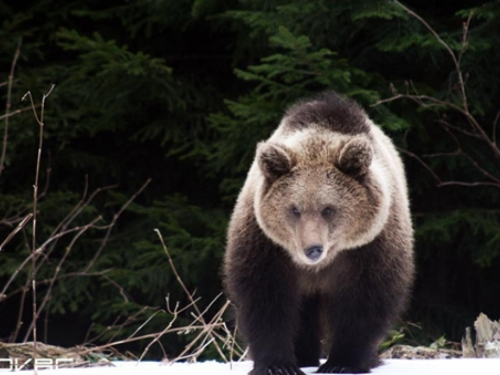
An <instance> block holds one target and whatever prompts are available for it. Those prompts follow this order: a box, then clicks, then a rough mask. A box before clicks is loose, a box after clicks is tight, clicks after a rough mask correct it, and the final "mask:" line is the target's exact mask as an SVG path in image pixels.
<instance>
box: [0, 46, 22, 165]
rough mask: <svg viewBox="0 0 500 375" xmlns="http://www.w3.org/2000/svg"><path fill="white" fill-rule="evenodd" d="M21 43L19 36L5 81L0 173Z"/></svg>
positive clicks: (7, 136) (5, 150) (5, 151)
mask: <svg viewBox="0 0 500 375" xmlns="http://www.w3.org/2000/svg"><path fill="white" fill-rule="evenodd" d="M21 44H22V38H19V41H18V43H17V49H16V52H15V54H14V58H13V60H12V64H11V66H10V73H9V78H8V81H7V103H6V104H5V116H3V118H4V119H5V124H4V130H3V145H2V154H1V156H0V175H2V171H3V169H4V166H5V156H6V154H7V140H8V139H9V118H10V108H11V106H12V103H11V97H12V83H13V82H14V71H15V69H16V64H17V59H18V58H19V55H20V53H21Z"/></svg>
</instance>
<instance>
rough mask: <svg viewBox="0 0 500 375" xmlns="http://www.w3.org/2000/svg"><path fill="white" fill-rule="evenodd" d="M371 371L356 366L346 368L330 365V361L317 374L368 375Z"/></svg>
mask: <svg viewBox="0 0 500 375" xmlns="http://www.w3.org/2000/svg"><path fill="white" fill-rule="evenodd" d="M369 372H370V369H363V368H360V367H356V366H346V365H340V364H337V363H328V361H327V362H326V363H324V364H322V365H321V366H320V367H319V368H318V371H316V373H318V374H367V373H369Z"/></svg>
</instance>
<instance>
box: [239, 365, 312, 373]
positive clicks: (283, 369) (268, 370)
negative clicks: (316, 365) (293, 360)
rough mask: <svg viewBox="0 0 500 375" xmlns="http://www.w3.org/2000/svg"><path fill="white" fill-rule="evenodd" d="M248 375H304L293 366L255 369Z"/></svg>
mask: <svg viewBox="0 0 500 375" xmlns="http://www.w3.org/2000/svg"><path fill="white" fill-rule="evenodd" d="M249 375H305V374H304V373H303V372H302V371H301V370H300V368H298V367H297V366H295V365H275V366H266V367H261V368H255V369H253V371H251V372H250V374H249Z"/></svg>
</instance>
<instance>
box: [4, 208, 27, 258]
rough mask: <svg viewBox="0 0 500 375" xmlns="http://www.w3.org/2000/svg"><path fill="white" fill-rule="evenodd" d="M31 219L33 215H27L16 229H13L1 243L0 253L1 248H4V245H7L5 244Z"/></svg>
mask: <svg viewBox="0 0 500 375" xmlns="http://www.w3.org/2000/svg"><path fill="white" fill-rule="evenodd" d="M32 217H33V214H32V213H30V214H28V216H26V217H25V218H24V219H23V220H22V221H21V222H20V223H19V224H18V225H17V227H16V229H14V230H13V231H12V232H11V233H10V234H9V235H8V236H7V238H6V239H5V240H4V241H3V242H2V244H1V245H0V252H1V251H2V250H3V248H4V247H5V245H7V243H8V242H9V241H10V240H11V239H12V238H13V237H14V236H15V235H16V234H17V233H18V232H19V231H20V230H21V229H23V228H24V226H25V225H26V223H27V222H28V221H29V220H30V219H31V218H32Z"/></svg>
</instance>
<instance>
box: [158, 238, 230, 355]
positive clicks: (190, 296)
mask: <svg viewBox="0 0 500 375" xmlns="http://www.w3.org/2000/svg"><path fill="white" fill-rule="evenodd" d="M155 232H156V233H157V235H158V237H159V238H160V242H161V244H162V247H163V250H164V251H165V254H166V255H167V258H168V262H169V264H170V267H171V268H172V271H173V272H174V275H175V277H176V279H177V281H178V282H179V284H180V286H181V287H182V289H183V290H184V293H186V295H187V297H188V298H189V300H190V301H191V302H193V301H194V299H193V296H192V295H191V293H190V292H189V290H188V289H187V288H186V285H184V282H183V281H182V279H181V278H180V276H179V273H178V272H177V269H176V268H175V265H174V262H173V260H172V257H171V256H170V253H169V251H168V248H167V245H165V241H163V237H162V235H161V233H160V231H159V230H158V229H155ZM193 307H194V309H195V310H196V313H197V314H198V316H200V319H201V322H202V323H203V324H206V323H205V320H204V319H203V318H202V315H201V313H200V310H199V309H198V306H197V305H196V304H194V305H193ZM209 335H210V336H211V337H212V334H211V333H210V332H209ZM214 346H215V348H216V349H217V352H218V353H219V355H220V356H221V358H223V359H224V361H225V362H227V359H226V356H225V355H224V353H223V352H222V349H221V348H220V347H219V344H217V341H215V340H214Z"/></svg>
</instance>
